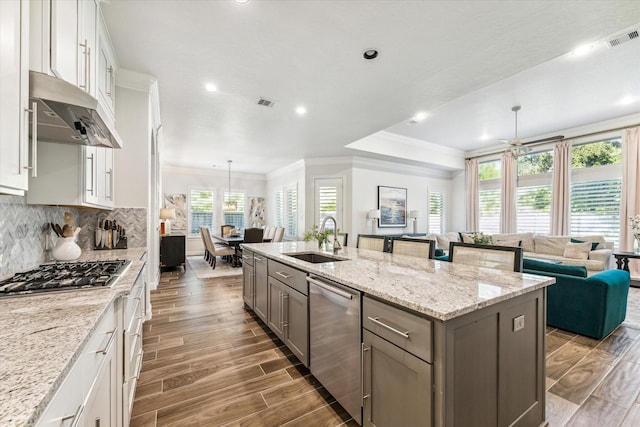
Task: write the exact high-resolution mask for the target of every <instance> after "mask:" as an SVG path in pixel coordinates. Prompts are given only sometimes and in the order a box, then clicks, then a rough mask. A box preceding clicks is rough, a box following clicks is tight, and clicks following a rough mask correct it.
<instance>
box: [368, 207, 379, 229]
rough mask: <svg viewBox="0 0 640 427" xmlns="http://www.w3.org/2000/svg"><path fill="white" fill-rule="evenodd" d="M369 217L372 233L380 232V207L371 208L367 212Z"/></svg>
mask: <svg viewBox="0 0 640 427" xmlns="http://www.w3.org/2000/svg"><path fill="white" fill-rule="evenodd" d="M367 219H369V220H371V234H377V233H378V220H379V219H380V209H371V210H370V211H369V212H367Z"/></svg>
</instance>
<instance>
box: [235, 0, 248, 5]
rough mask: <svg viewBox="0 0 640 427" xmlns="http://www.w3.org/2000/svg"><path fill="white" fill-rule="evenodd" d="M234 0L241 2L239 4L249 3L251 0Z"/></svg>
mask: <svg viewBox="0 0 640 427" xmlns="http://www.w3.org/2000/svg"><path fill="white" fill-rule="evenodd" d="M233 1H235V2H236V3H239V4H245V3H249V0H233Z"/></svg>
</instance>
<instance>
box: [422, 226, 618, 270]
mask: <svg viewBox="0 0 640 427" xmlns="http://www.w3.org/2000/svg"><path fill="white" fill-rule="evenodd" d="M425 238H428V239H432V240H435V241H436V242H437V245H436V247H438V248H441V249H443V250H445V251H448V249H449V242H450V241H454V242H459V241H460V233H455V232H450V233H443V234H428V235H426V236H425ZM491 239H492V243H493V244H500V243H503V244H504V243H506V242H517V243H519V244H520V246H522V249H523V251H524V257H525V258H536V259H544V260H549V261H557V262H559V263H560V264H565V265H582V266H584V267H586V268H587V274H588V275H589V276H591V275H592V274H595V273H597V272H599V271H603V270H608V269H610V268H612V266H613V263H612V254H613V242H606V241H605V240H604V237H603V236H542V235H535V234H533V233H513V234H493V235H491ZM572 240H573V241H574V242H576V241H580V242H585V243H590V244H591V247H589V245H586V244H582V245H580V244H576V243H573V242H572ZM594 243H597V245H594ZM568 246H569V248H568ZM593 246H596V247H595V248H593V249H592V247H593ZM585 247H589V248H588V250H586V251H585V250H584V249H585Z"/></svg>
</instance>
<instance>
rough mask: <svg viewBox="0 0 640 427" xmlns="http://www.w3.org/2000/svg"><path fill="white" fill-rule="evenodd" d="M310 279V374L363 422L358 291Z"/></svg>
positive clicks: (326, 281)
mask: <svg viewBox="0 0 640 427" xmlns="http://www.w3.org/2000/svg"><path fill="white" fill-rule="evenodd" d="M307 281H308V282H309V324H310V331H309V334H310V336H309V341H310V359H309V365H310V368H311V373H312V374H313V375H314V376H315V377H316V378H317V379H318V380H319V381H320V382H321V383H322V385H323V386H324V387H325V388H326V389H327V390H328V391H329V393H331V395H332V396H333V397H334V398H335V399H336V400H337V401H338V403H340V404H341V405H342V407H343V408H344V409H345V410H346V411H347V412H349V414H350V415H351V416H352V417H353V419H354V420H355V421H357V422H358V424H361V422H362V392H361V381H362V377H361V374H362V369H361V342H362V340H361V320H360V306H361V305H360V299H361V296H362V295H361V293H360V292H358V291H356V290H353V289H350V288H348V287H346V286H342V285H340V284H338V283H334V282H331V281H329V280H327V279H324V278H320V277H317V276H309V277H307Z"/></svg>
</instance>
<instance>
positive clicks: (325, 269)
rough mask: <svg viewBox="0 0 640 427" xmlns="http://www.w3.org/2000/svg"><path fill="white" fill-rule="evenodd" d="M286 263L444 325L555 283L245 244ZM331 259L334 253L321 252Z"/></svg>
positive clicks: (304, 247) (435, 264)
mask: <svg viewBox="0 0 640 427" xmlns="http://www.w3.org/2000/svg"><path fill="white" fill-rule="evenodd" d="M243 247H246V248H247V249H250V250H252V251H255V252H256V253H260V254H262V255H264V256H266V257H269V258H271V259H274V260H277V261H280V262H282V263H284V264H287V265H290V266H292V267H296V268H298V269H301V270H306V271H308V272H310V273H312V274H315V275H317V276H321V277H324V278H326V279H330V280H334V281H336V282H338V283H341V284H343V285H346V286H349V287H352V288H354V289H357V290H360V291H362V292H365V293H366V294H369V295H372V296H376V297H378V298H380V299H382V300H385V301H389V302H393V303H395V304H398V305H400V306H403V307H406V308H409V309H411V310H414V311H417V312H419V313H423V314H426V315H428V316H430V317H433V318H435V319H439V320H442V321H446V320H450V319H453V318H456V317H459V316H462V315H464V314H467V313H470V312H472V311H475V310H477V309H480V308H483V307H487V306H490V305H492V304H496V303H498V302H500V301H504V300H507V299H510V298H513V297H516V296H518V295H522V294H526V293H528V292H532V291H534V290H536V289H540V288H543V287H545V286H548V285H551V284H553V283H555V278H553V277H548V276H536V275H533V274H524V273H513V272H507V271H498V270H495V269H490V268H485V267H475V266H469V265H462V264H455V263H450V262H447V261H437V260H420V261H418V262H416V258H415V257H409V256H403V255H394V254H390V253H383V252H375V251H370V250H363V249H355V248H349V247H346V248H343V249H341V250H340V251H339V252H338V254H337V255H336V256H337V257H339V258H343V259H345V260H344V261H337V262H329V263H321V264H312V263H309V262H306V261H300V260H298V259H296V258H292V257H289V256H286V255H283V254H285V253H292V252H321V251H318V245H317V243H316V242H282V243H254V244H243ZM323 253H325V254H327V255H331V254H332V252H331V251H328V252H323Z"/></svg>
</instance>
